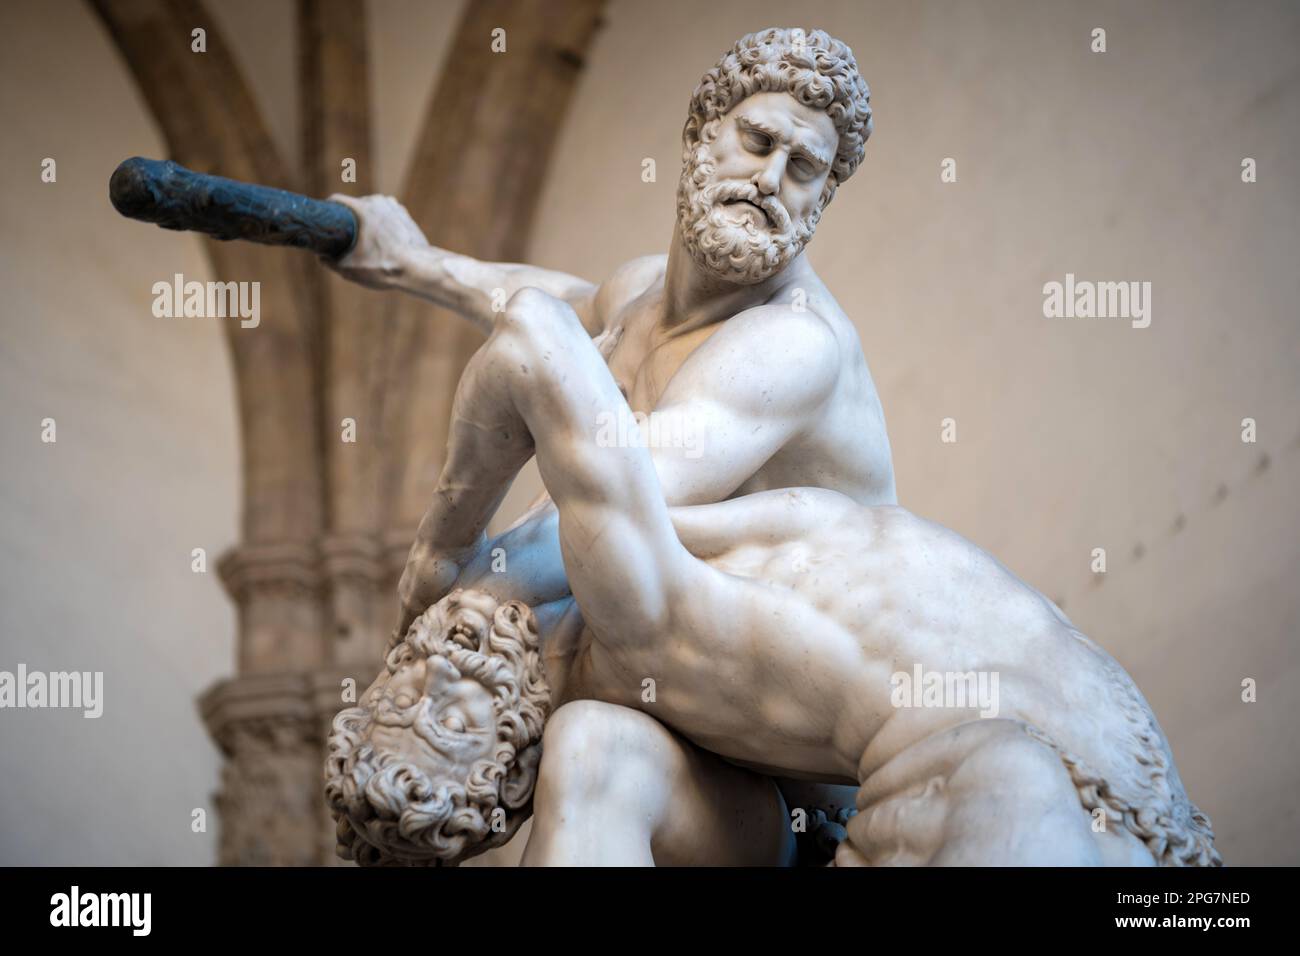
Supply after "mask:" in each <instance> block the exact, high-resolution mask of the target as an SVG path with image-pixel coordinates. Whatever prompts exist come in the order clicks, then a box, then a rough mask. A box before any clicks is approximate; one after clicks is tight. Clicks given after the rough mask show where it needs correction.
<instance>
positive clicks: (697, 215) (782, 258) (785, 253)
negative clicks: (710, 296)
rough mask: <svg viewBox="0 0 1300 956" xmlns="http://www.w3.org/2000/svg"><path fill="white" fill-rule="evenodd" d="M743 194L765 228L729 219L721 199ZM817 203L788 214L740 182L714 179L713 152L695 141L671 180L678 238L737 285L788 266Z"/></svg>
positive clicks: (816, 215) (816, 214)
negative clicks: (806, 211)
mask: <svg viewBox="0 0 1300 956" xmlns="http://www.w3.org/2000/svg"><path fill="white" fill-rule="evenodd" d="M737 199H743V200H747V201H748V202H752V203H753V204H754V205H756V206H758V207H760V208H761V209H762V210H763V211H764V212H765V213H767V216H768V218H769V219H770V220H771V222H772V223H773V226H772V227H771V228H768V227H765V226H759V225H756V224H755V223H754V222H753V221H751V220H749V219H742V220H739V221H738V220H735V219H732V218H731V217H730V216H729V215H728V213H727V211H726V206H725V205H724V204H725V203H727V202H730V201H732V200H737ZM821 214H822V204H821V203H818V205H817V208H816V209H815V210H814V211H813V212H812V213H811V214H810V215H809V216H807V217H806V218H804V219H800V220H797V221H794V220H791V219H790V216H789V214H788V213H787V212H786V211H785V207H784V206H783V205H781V203H780V202H778V201H777V200H775V199H773V198H772V197H770V196H762V195H760V194H759V191H758V187H756V186H755V185H754V184H753V183H746V182H736V181H729V182H714V163H713V153H712V151H711V150H710V149H709V146H708V144H707V143H703V142H701V143H700V144H699V145H698V146H697V147H696V148H695V150H694V151H693V152H692V153H691V154H690V155H689V156H688V157H687V160H686V164H685V165H684V166H683V168H682V177H681V180H680V181H679V182H678V185H677V221H678V223H679V224H680V226H681V235H682V241H683V242H684V243H685V244H686V249H687V251H688V252H690V254H691V256H692V257H693V258H694V259H695V261H696V262H698V263H699V264H700V265H701V266H702V267H703V268H705V269H706V270H708V271H709V272H711V273H712V274H714V275H715V276H717V277H718V278H720V279H724V280H726V281H728V282H735V283H739V284H740V285H753V284H754V283H756V282H762V281H763V280H764V279H767V278H769V277H771V276H773V275H776V273H778V272H780V271H781V270H782V269H784V268H785V267H786V266H788V265H789V264H790V263H791V262H792V261H793V260H794V258H795V257H796V256H797V255H799V253H800V252H802V251H803V248H804V246H806V245H807V244H808V241H809V240H810V239H812V236H813V233H814V232H815V231H816V229H817V222H818V220H820V219H821Z"/></svg>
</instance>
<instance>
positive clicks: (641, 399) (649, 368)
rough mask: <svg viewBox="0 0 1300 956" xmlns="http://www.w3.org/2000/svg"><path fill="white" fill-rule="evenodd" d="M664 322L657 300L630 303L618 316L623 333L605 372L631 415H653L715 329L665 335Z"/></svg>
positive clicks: (708, 328) (713, 327)
mask: <svg viewBox="0 0 1300 956" xmlns="http://www.w3.org/2000/svg"><path fill="white" fill-rule="evenodd" d="M667 318H668V317H666V316H665V314H664V310H663V306H662V303H661V301H660V300H659V299H654V300H652V301H649V302H647V301H644V300H640V301H638V302H636V303H633V304H632V305H630V306H629V307H628V308H627V309H626V310H625V311H624V314H623V316H622V329H623V332H622V335H621V336H620V338H619V340H618V344H617V345H616V346H615V347H614V351H613V352H612V353H611V354H610V357H609V369H610V372H611V373H612V374H613V376H614V381H616V382H617V383H618V387H619V389H620V390H622V392H623V395H624V396H625V397H626V398H627V401H628V405H629V406H631V408H632V410H633V411H636V412H651V411H653V410H654V409H655V407H656V406H657V405H658V404H659V400H660V398H661V397H662V396H663V393H664V391H665V390H666V389H667V388H668V384H669V383H670V382H671V381H672V380H673V376H675V375H676V374H677V372H678V370H679V369H680V368H681V367H682V364H683V363H684V362H685V361H686V359H687V358H689V357H690V355H691V353H692V352H694V351H695V350H696V349H697V348H699V347H700V345H702V344H703V343H704V342H705V341H706V340H707V339H708V337H709V336H710V335H712V334H713V333H714V332H716V331H717V330H718V328H719V326H718V325H711V326H707V327H705V328H702V329H697V330H695V331H694V332H688V333H686V334H683V335H669V334H667V333H666V332H665V331H664V330H665V328H667V327H668V326H669V325H670V323H669V322H668V321H666V319H667Z"/></svg>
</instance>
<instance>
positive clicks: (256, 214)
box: [108, 156, 357, 259]
mask: <svg viewBox="0 0 1300 956" xmlns="http://www.w3.org/2000/svg"><path fill="white" fill-rule="evenodd" d="M108 196H109V199H110V200H111V201H112V203H113V208H114V209H116V210H117V211H118V212H120V213H121V214H122V215H123V216H127V217H129V218H131V219H139V220H140V221H141V222H152V223H156V224H157V225H159V226H162V227H163V228H164V229H183V230H188V231H191V232H202V233H206V234H207V235H209V236H212V237H213V238H215V239H246V240H248V241H250V242H261V243H265V244H266V245H271V246H294V247H296V248H299V249H310V250H311V251H312V252H315V253H317V254H318V255H322V256H327V257H329V258H332V259H336V258H339V257H341V256H344V255H347V253H348V251H349V250H351V248H352V246H353V244H354V243H355V242H356V238H357V219H356V216H354V215H353V213H352V210H351V209H349V208H348V207H347V206H344V205H343V204H342V203H336V202H329V201H328V200H324V199H312V198H310V197H309V196H301V195H299V194H298V193H291V192H286V191H285V190H283V189H272V188H271V187H270V186H256V185H254V184H252V183H241V182H239V181H238V180H234V179H226V178H224V177H222V176H211V175H208V174H206V173H196V172H194V171H193V170H189V169H186V168H185V167H184V166H181V165H179V164H178V163H173V162H172V161H171V160H158V159H145V158H144V157H142V156H135V157H132V158H131V159H128V160H126V161H125V162H123V163H121V164H120V165H119V166H118V167H117V169H116V170H114V171H113V178H112V179H110V180H109V182H108Z"/></svg>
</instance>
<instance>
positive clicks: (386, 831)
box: [325, 591, 550, 866]
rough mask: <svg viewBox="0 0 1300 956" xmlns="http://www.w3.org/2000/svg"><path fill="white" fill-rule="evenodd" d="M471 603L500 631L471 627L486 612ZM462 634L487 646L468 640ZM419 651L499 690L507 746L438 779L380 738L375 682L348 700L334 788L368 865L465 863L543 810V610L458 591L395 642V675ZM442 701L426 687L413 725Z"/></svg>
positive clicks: (332, 772)
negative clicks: (461, 772) (539, 793)
mask: <svg viewBox="0 0 1300 956" xmlns="http://www.w3.org/2000/svg"><path fill="white" fill-rule="evenodd" d="M465 611H471V612H477V614H479V615H482V619H486V620H490V621H491V622H492V623H491V627H490V629H489V630H488V632H487V633H486V634H481V633H477V634H475V633H468V632H469V631H472V630H473V629H474V624H473V622H474V621H476V620H478V619H479V618H477V616H476V615H474V614H466V613H464V612H465ZM454 635H458V636H460V637H461V638H462V640H463V639H466V638H468V640H469V642H470V643H472V644H474V646H475V647H478V648H479V650H471V649H469V648H467V647H464V646H462V643H460V642H459V641H457V640H455V639H452V638H453V636H454ZM416 654H420V655H423V656H425V657H432V656H435V655H437V656H441V657H444V658H446V659H447V660H448V661H450V662H451V664H452V665H453V666H454V667H455V668H456V670H457V671H459V672H460V675H461V676H462V677H465V678H471V679H473V680H476V681H478V682H479V683H480V684H482V685H483V687H485V688H486V689H487V690H488V691H490V692H491V694H492V706H493V711H494V713H495V717H496V746H495V748H494V751H493V755H492V757H491V758H490V759H487V760H481V761H479V762H478V763H476V764H475V765H474V767H473V768H472V769H471V771H470V774H469V779H468V780H464V781H462V780H452V779H447V778H441V779H433V778H431V777H430V776H429V775H428V774H427V773H426V772H425V769H424V768H422V767H420V766H418V765H417V764H415V763H412V762H411V761H410V760H409V759H407V758H405V757H404V756H402V755H399V754H394V753H388V752H383V751H380V750H377V749H376V748H375V747H374V745H373V744H372V743H371V742H370V740H369V729H370V727H371V725H372V723H373V722H374V719H375V709H376V708H377V707H378V705H379V698H378V697H377V696H374V697H372V696H370V695H369V694H368V695H367V697H366V698H363V699H362V702H361V704H362V705H361V706H359V707H350V708H348V709H346V710H344V711H341V712H340V713H339V714H338V715H337V716H336V717H335V718H334V728H333V733H332V734H331V736H330V739H329V754H328V757H327V759H326V762H325V781H326V782H325V798H326V801H327V802H328V804H329V807H330V810H331V812H332V813H333V815H334V818H335V820H336V821H337V824H338V826H337V837H338V854H339V856H341V857H343V858H344V859H350V860H356V862H357V863H359V864H361V865H362V866H376V865H406V866H421V865H425V866H428V865H434V866H436V865H445V864H454V863H459V862H460V861H462V860H464V859H467V858H469V857H472V856H475V855H477V854H479V853H482V852H483V851H485V850H488V849H491V848H492V847H494V846H500V845H501V844H503V843H505V842H506V841H507V840H509V839H510V837H512V836H513V835H514V834H515V831H516V830H518V829H519V827H520V826H521V825H522V824H523V822H524V821H525V820H527V819H528V817H529V816H530V815H531V813H532V793H533V785H534V783H535V782H536V779H537V765H538V763H539V762H540V760H541V748H542V727H543V725H544V724H545V722H546V716H547V713H548V711H549V710H550V690H549V688H548V686H547V683H546V679H545V675H544V672H543V670H542V660H541V654H540V651H539V640H538V634H537V625H536V621H535V620H534V618H533V614H532V612H531V611H530V610H529V609H528V607H527V606H526V605H523V604H521V603H519V602H517V601H511V602H508V603H506V604H502V605H500V606H498V605H497V602H496V601H495V600H494V599H493V598H492V597H490V596H488V595H486V594H484V593H482V592H478V591H453V592H452V593H451V594H449V595H448V596H447V597H445V598H443V599H442V600H441V601H439V602H438V603H437V604H435V605H434V606H433V607H431V608H429V610H427V611H426V612H425V613H424V614H423V615H422V616H421V617H420V618H419V619H418V620H417V621H416V622H415V623H414V624H412V625H411V629H410V631H408V633H407V635H406V637H405V639H404V640H401V641H399V642H398V643H397V644H396V645H395V646H394V647H393V648H392V649H391V650H390V651H389V652H388V656H387V658H386V660H385V664H386V666H387V669H388V675H389V676H390V677H391V675H393V674H394V673H396V672H397V670H398V669H399V668H400V667H401V666H402V664H403V663H405V662H407V661H409V660H410V659H411V658H412V657H413V656H414V655H416ZM433 703H434V702H433V701H432V700H430V698H428V697H427V696H426V697H424V698H422V699H421V700H420V701H419V703H418V704H417V706H416V707H414V708H412V711H413V712H412V714H411V717H410V723H409V726H411V728H412V730H413V731H414V732H415V733H417V734H419V733H422V725H423V723H424V722H425V721H427V720H429V719H430V716H429V715H430V713H431V710H432V705H433ZM428 733H429V731H423V734H424V735H426V736H427V735H428ZM498 811H499V812H498ZM494 813H495V815H496V821H495V822H497V824H498V825H497V826H493V825H492V824H493V822H494V820H493V816H494ZM502 824H503V825H502Z"/></svg>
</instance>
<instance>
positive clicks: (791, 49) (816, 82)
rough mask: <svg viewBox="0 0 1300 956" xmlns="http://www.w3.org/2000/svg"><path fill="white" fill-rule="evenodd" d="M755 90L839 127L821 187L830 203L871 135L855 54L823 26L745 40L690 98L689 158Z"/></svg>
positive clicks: (685, 143)
mask: <svg viewBox="0 0 1300 956" xmlns="http://www.w3.org/2000/svg"><path fill="white" fill-rule="evenodd" d="M755 93H789V94H790V95H791V96H793V97H794V98H795V99H796V100H798V101H799V102H800V103H803V104H804V105H805V106H810V107H814V108H816V109H820V110H824V111H825V112H826V114H827V115H828V116H829V117H830V118H831V121H832V122H833V123H834V124H835V130H836V132H837V133H838V134H839V137H840V144H839V148H838V149H837V150H836V152H835V159H834V161H833V162H832V164H831V172H830V175H829V176H827V177H826V185H825V187H823V189H822V196H821V205H822V207H823V208H824V207H825V206H826V204H827V203H829V202H830V201H831V197H833V196H834V195H835V190H836V188H837V187H838V185H839V184H840V183H842V182H844V181H845V180H846V179H848V178H849V177H850V176H852V175H853V173H854V171H855V170H856V169H857V168H858V164H859V163H860V162H861V161H862V154H863V151H864V149H865V147H866V142H867V137H869V136H870V135H871V129H872V126H871V90H870V89H869V88H868V87H867V82H866V80H864V79H863V78H862V74H860V73H859V72H858V64H857V61H856V60H855V59H854V58H853V51H852V50H851V49H849V46H848V44H846V43H844V42H842V41H840V40H837V39H835V38H834V37H832V36H830V35H829V34H828V33H826V32H825V31H824V30H808V31H805V30H801V29H799V28H797V27H794V28H789V29H782V28H778V27H772V28H769V29H767V30H760V31H758V32H757V33H749V34H746V35H745V36H743V37H741V39H740V40H738V41H737V42H736V45H735V46H734V47H732V48H731V50H730V51H729V52H727V53H726V54H725V55H724V56H723V57H722V59H721V60H719V61H718V65H717V66H715V67H714V68H713V69H711V70H709V72H708V73H706V74H704V78H703V79H702V80H700V83H699V85H698V86H697V87H696V88H695V92H694V94H692V96H691V103H690V110H689V115H688V117H687V120H686V128H685V129H684V130H683V131H682V149H683V156H684V157H685V158H686V159H687V160H688V161H689V158H690V157H691V156H692V155H693V154H694V153H695V150H696V149H697V147H698V146H699V145H700V144H701V143H705V144H707V143H709V142H711V141H712V140H713V138H714V137H715V136H716V135H717V129H718V124H719V123H720V122H721V121H722V118H723V117H724V116H726V114H727V113H728V112H729V111H730V110H731V108H732V107H733V106H735V105H736V104H737V103H739V102H740V101H741V100H743V99H745V98H746V97H749V96H752V95H753V94H755Z"/></svg>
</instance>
